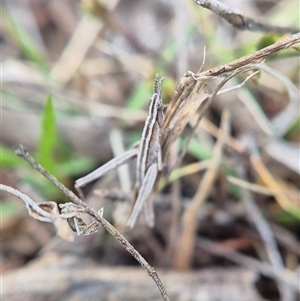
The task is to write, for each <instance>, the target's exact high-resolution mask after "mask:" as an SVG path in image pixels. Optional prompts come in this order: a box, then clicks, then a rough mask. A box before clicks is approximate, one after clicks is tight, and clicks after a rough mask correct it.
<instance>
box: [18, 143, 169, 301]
mask: <svg viewBox="0 0 300 301" xmlns="http://www.w3.org/2000/svg"><path fill="white" fill-rule="evenodd" d="M16 154H17V155H18V156H19V157H21V158H23V159H25V160H26V161H27V162H28V163H29V164H30V165H31V166H32V167H33V168H34V169H36V170H37V171H38V172H39V173H41V174H42V175H43V176H44V177H45V178H46V179H48V180H49V181H50V182H51V183H53V184H54V185H55V186H56V187H57V188H58V189H60V190H61V191H62V192H63V194H64V195H65V196H66V197H67V198H68V199H70V200H71V202H72V203H68V204H70V205H68V206H64V207H65V211H67V209H69V210H68V216H67V218H71V217H78V216H79V215H80V214H82V213H87V214H89V215H90V216H91V217H92V218H93V219H94V220H96V221H97V222H98V223H99V224H101V225H102V226H103V227H104V228H105V229H106V230H107V231H108V232H109V233H110V234H111V235H112V236H114V237H115V239H117V240H118V241H119V242H120V243H121V244H122V246H123V247H124V248H125V250H126V251H127V252H129V253H130V254H131V255H132V256H133V257H134V258H135V259H136V260H137V261H138V262H139V263H140V265H141V266H142V267H143V268H145V269H146V270H147V272H148V275H149V276H150V277H151V278H152V279H153V280H154V282H155V284H156V285H157V287H158V289H159V291H160V293H161V295H162V297H163V299H164V300H166V301H167V300H170V299H169V297H168V295H167V292H166V290H165V288H164V285H163V284H162V282H161V280H160V278H159V277H158V275H157V273H156V271H155V270H154V268H153V267H151V266H150V265H149V264H148V262H147V261H146V260H145V259H144V258H143V257H142V256H141V255H140V254H139V252H138V251H136V250H135V248H134V247H133V246H132V245H131V244H130V243H129V242H128V241H127V240H126V238H125V237H124V236H123V235H122V234H121V233H120V232H119V231H118V230H117V229H116V228H115V227H114V226H113V225H111V224H110V223H109V222H108V221H107V220H106V219H104V218H103V217H102V216H101V215H100V214H98V213H97V212H96V211H95V210H94V209H92V208H90V207H89V206H88V205H87V204H86V203H85V202H83V201H82V200H81V199H80V198H78V197H77V196H76V195H75V194H74V193H73V192H72V191H70V190H69V189H67V188H66V187H65V186H64V185H63V184H62V183H60V182H59V181H58V180H57V179H56V178H55V177H54V176H53V175H51V174H49V173H48V172H47V171H46V170H45V169H44V168H43V167H42V166H41V165H40V164H39V163H37V162H36V161H35V160H34V159H33V158H32V157H31V156H30V155H29V153H28V152H27V150H26V148H25V147H24V146H21V145H20V146H19V148H18V149H17V150H16ZM65 205H66V204H65Z"/></svg>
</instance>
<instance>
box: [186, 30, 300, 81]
mask: <svg viewBox="0 0 300 301" xmlns="http://www.w3.org/2000/svg"><path fill="white" fill-rule="evenodd" d="M297 43H300V32H298V33H295V34H293V35H291V36H289V37H287V38H285V39H282V40H280V41H278V42H276V43H274V44H272V45H270V46H267V47H265V48H263V49H260V50H258V51H256V52H253V53H251V54H249V55H246V56H243V57H241V58H239V59H236V60H234V61H232V62H230V63H227V64H224V65H221V66H218V67H215V68H213V69H209V70H207V71H203V72H201V70H200V71H199V72H198V74H195V76H196V77H197V80H205V79H209V78H214V77H218V76H222V75H223V74H224V73H227V72H231V71H233V70H235V69H237V68H240V67H242V66H245V65H247V64H250V63H252V62H255V61H258V60H261V59H263V58H264V57H266V56H268V55H270V54H272V53H274V52H277V51H280V50H283V49H286V48H290V47H291V46H293V45H295V44H297ZM184 80H186V79H185V78H184Z"/></svg>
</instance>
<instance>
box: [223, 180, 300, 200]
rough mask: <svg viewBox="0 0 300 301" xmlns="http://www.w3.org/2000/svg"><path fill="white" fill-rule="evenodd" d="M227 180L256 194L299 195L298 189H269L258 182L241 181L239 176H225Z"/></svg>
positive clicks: (295, 196) (293, 196) (294, 196)
mask: <svg viewBox="0 0 300 301" xmlns="http://www.w3.org/2000/svg"><path fill="white" fill-rule="evenodd" d="M227 180H228V182H230V183H232V184H234V185H237V186H238V187H241V188H245V189H248V190H250V191H252V192H255V193H258V194H264V195H268V196H277V195H282V194H284V195H286V196H290V197H292V198H297V197H298V196H299V193H300V192H299V191H293V190H275V189H271V188H268V187H265V186H262V185H259V184H254V183H250V182H248V181H243V180H241V179H239V178H236V177H232V176H228V177H227Z"/></svg>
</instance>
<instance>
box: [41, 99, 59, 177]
mask: <svg viewBox="0 0 300 301" xmlns="http://www.w3.org/2000/svg"><path fill="white" fill-rule="evenodd" d="M56 141H57V128H56V120H55V114H54V108H53V103H52V96H51V95H50V94H49V95H48V96H47V97H46V102H45V106H44V110H43V116H42V126H41V134H40V139H39V146H38V154H37V157H38V160H39V162H40V163H41V164H42V165H43V166H44V167H45V168H46V169H47V170H48V171H49V172H53V170H55V164H56V162H55V159H54V149H55V146H56Z"/></svg>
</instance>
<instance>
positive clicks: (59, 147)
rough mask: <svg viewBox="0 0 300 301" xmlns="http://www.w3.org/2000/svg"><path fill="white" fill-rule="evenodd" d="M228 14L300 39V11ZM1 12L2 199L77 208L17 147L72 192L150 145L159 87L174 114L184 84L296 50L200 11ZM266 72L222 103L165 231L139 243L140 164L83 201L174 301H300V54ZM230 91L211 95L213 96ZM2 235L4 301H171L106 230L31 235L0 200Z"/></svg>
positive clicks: (142, 4) (159, 207)
mask: <svg viewBox="0 0 300 301" xmlns="http://www.w3.org/2000/svg"><path fill="white" fill-rule="evenodd" d="M223 3H224V4H226V5H228V7H229V8H231V10H233V11H235V12H238V13H241V14H242V15H246V16H248V17H251V18H254V19H255V20H260V21H261V22H263V23H267V24H271V25H274V26H275V25H276V26H281V27H291V28H295V29H296V30H297V29H298V31H299V28H300V24H299V10H300V8H299V2H298V1H297V0H285V1H283V0H281V1H264V0H257V1H230V0H228V1H223ZM1 9H2V22H1V64H2V72H1V80H2V83H1V115H0V116H1V171H0V173H1V174H0V176H1V183H2V184H5V185H9V186H11V187H14V188H16V189H19V190H20V191H22V192H24V193H26V194H28V195H29V196H30V197H31V198H32V199H34V200H35V201H36V202H39V201H50V200H51V201H55V202H57V203H61V202H66V201H67V200H66V199H65V198H64V197H63V196H62V195H61V193H60V192H59V191H58V190H57V189H56V188H54V187H53V185H52V184H50V183H48V182H47V181H46V180H45V179H43V178H42V176H40V175H39V174H37V172H36V171H34V170H33V169H32V168H31V167H30V166H28V165H27V163H25V161H22V160H21V159H20V158H18V157H16V156H15V154H14V150H15V149H16V148H17V147H18V145H19V144H23V145H25V146H26V147H27V148H28V150H29V151H30V153H31V154H32V155H33V156H34V157H35V158H36V159H37V160H38V161H39V162H40V163H41V164H42V165H43V166H45V167H46V168H47V170H48V171H49V172H51V173H52V174H53V175H55V176H56V177H57V178H58V179H59V180H60V181H61V182H63V183H64V184H65V185H66V186H67V187H69V188H70V189H73V187H74V181H75V180H76V179H78V178H80V177H82V176H84V175H86V174H88V173H89V172H91V171H93V170H94V169H96V168H97V167H99V166H101V165H102V164H104V163H105V162H107V161H108V160H110V159H111V158H113V157H114V156H117V155H120V154H121V153H122V152H124V151H125V150H127V149H129V148H130V147H131V146H132V145H133V144H134V143H135V142H137V141H138V140H139V139H140V137H141V133H142V128H143V124H144V122H145V119H146V117H147V108H148V102H149V99H150V97H151V95H152V85H153V79H154V76H155V74H156V73H159V74H160V76H163V77H165V81H164V84H163V92H162V94H163V101H164V103H165V104H166V105H167V104H168V103H169V102H170V100H171V99H172V97H173V94H174V90H175V88H176V84H177V82H178V81H179V80H180V78H181V77H182V76H183V74H184V73H185V72H187V71H193V72H195V73H196V72H198V70H199V69H200V68H201V66H202V65H203V68H202V69H203V70H208V69H211V68H213V67H216V66H218V65H222V64H225V63H228V62H230V61H232V60H235V59H238V58H240V57H242V56H245V55H248V54H251V53H253V52H254V51H256V50H259V49H261V48H263V47H266V46H268V45H270V44H272V43H275V42H276V41H279V40H280V39H282V38H284V37H287V36H289V35H290V34H291V32H288V31H287V33H286V34H280V35H279V34H276V33H274V32H267V33H266V32H254V31H253V32H251V31H247V30H245V31H240V30H238V29H235V28H233V27H232V26H231V25H230V24H228V23H227V22H226V21H224V20H223V19H222V18H220V17H219V16H218V15H216V14H214V13H213V12H211V11H209V10H207V9H204V8H202V7H200V6H198V5H197V4H196V3H195V2H194V1H191V0H189V1H188V0H180V1H166V0H153V1H146V0H143V1H137V0H131V1H129V0H112V1H104V0H103V1H100V0H98V1H97V0H82V1H74V0H51V1H49V0H48V1H46V0H4V1H3V2H2V7H1ZM203 62H204V64H203ZM265 65H267V66H268V67H270V68H272V70H273V71H271V73H269V74H267V73H264V72H262V73H260V74H259V75H257V76H256V77H254V78H253V79H252V80H249V81H248V82H247V83H245V84H244V85H242V87H240V88H238V89H235V90H232V91H230V92H227V93H224V94H222V95H220V96H218V97H216V98H215V99H214V101H213V102H212V105H211V106H210V108H209V109H208V112H207V113H206V115H205V118H204V119H203V120H202V121H201V123H200V126H199V127H198V129H197V132H196V135H195V136H194V137H193V138H192V140H191V142H190V144H189V146H188V151H187V154H186V156H185V157H184V159H183V161H182V162H181V164H180V166H177V168H176V169H175V173H173V177H172V178H171V179H169V182H170V183H167V184H165V185H162V186H161V187H162V189H161V190H160V191H159V193H157V194H156V196H155V213H156V225H155V227H154V229H148V228H147V227H146V226H145V225H144V222H143V219H141V220H140V221H139V222H138V225H137V226H136V228H134V229H133V230H130V229H128V228H127V227H125V226H124V225H125V223H126V220H127V218H128V212H129V210H130V208H131V207H130V206H131V205H130V204H129V202H128V201H126V198H125V200H124V198H123V199H120V198H118V195H120V193H121V191H122V193H121V194H122V195H124V193H125V194H128V195H129V199H130V193H131V191H132V190H131V189H132V187H133V185H134V175H132V174H131V173H130V170H133V171H134V169H135V166H134V163H135V162H134V161H133V162H132V163H130V164H132V165H130V170H126V169H125V170H122V171H121V172H119V175H117V172H111V173H109V174H108V175H107V176H105V177H103V178H101V179H100V181H98V182H97V183H91V185H89V186H88V187H86V189H85V190H84V192H85V194H86V195H87V198H86V201H87V203H88V204H89V205H90V206H91V207H93V208H95V209H97V210H98V209H99V208H101V207H104V216H105V218H107V219H108V220H109V221H110V222H111V223H113V224H114V225H115V226H116V227H117V228H118V229H119V230H120V232H121V233H123V234H124V235H125V236H126V238H127V239H128V240H129V241H130V242H131V243H132V244H133V246H134V247H135V248H136V249H137V250H138V251H139V252H140V253H141V254H142V256H144V257H145V259H146V260H147V261H148V262H149V263H150V264H151V265H153V266H154V267H155V268H156V269H158V271H161V274H160V273H159V275H161V278H162V281H163V283H164V284H165V286H166V289H167V291H168V292H169V294H170V295H171V297H172V298H171V300H272V301H273V300H285V301H288V300H291V301H292V300H300V299H299V290H298V292H297V285H298V284H299V278H297V277H299V276H297V275H299V256H300V245H299V239H300V235H299V233H300V232H299V230H300V211H299V186H300V183H299V172H300V163H299V142H300V119H299V116H296V118H295V111H298V112H299V66H300V61H299V44H298V45H297V46H295V49H287V50H284V51H282V52H279V53H275V54H273V55H271V56H269V57H268V58H267V59H266V62H265ZM277 73H279V74H280V76H275V75H276V74H277ZM274 74H275V75H274ZM245 78H246V76H239V77H235V78H234V79H232V80H231V81H230V82H229V83H228V84H227V85H226V87H225V88H230V87H235V86H237V85H238V84H241V83H242V82H243V81H244V79H245ZM280 79H281V80H280ZM218 82H219V81H216V80H212V81H209V83H208V91H209V92H212V91H213V89H214V88H215V87H216V85H217V83H218ZM295 93H296V101H298V103H296V109H295V110H294V112H293V113H294V114H290V115H286V116H285V124H289V126H288V128H287V129H286V130H285V131H284V132H282V133H279V132H278V133H276V129H275V130H274V129H273V128H272V120H273V118H275V117H276V116H278V114H280V112H282V111H283V110H284V109H285V108H287V107H288V106H289V103H290V102H292V99H291V98H292V96H291V95H295ZM297 98H298V99H297ZM294 100H295V97H294ZM224 108H227V109H228V110H229V111H230V113H231V121H230V126H231V134H230V135H231V136H230V141H229V142H227V143H226V146H225V147H224V148H223V152H222V158H221V159H220V160H221V161H220V164H219V167H218V172H217V174H216V176H215V178H214V182H213V185H212V187H211V188H209V190H208V191H207V197H206V198H205V199H204V200H203V202H202V203H201V205H200V206H198V207H197V208H198V209H197V210H198V211H197V212H196V214H195V216H194V217H193V218H194V219H195V222H196V223H197V229H196V232H195V233H193V239H192V241H193V242H194V245H193V244H192V245H193V249H192V253H191V254H190V255H189V256H188V259H187V260H186V259H184V258H183V257H181V255H180V254H181V249H184V248H185V242H186V243H187V245H191V239H190V238H189V236H188V234H187V233H185V228H184V225H186V224H185V221H184V218H183V217H184V216H185V210H186V208H187V207H188V206H189V204H190V203H191V202H193V200H194V198H195V195H197V191H198V190H199V187H201V182H202V179H203V178H204V177H205V175H206V172H207V171H209V168H210V164H211V162H213V161H214V160H216V158H215V157H213V150H214V146H215V143H216V139H217V137H218V130H219V126H220V120H221V114H222V112H223V110H224ZM198 113H199V112H197V114H198ZM197 114H195V115H197ZM297 114H298V113H297ZM297 114H296V115H297ZM196 119H197V116H195V119H192V120H191V121H190V123H189V124H188V125H187V128H186V130H185V131H184V132H183V135H182V137H181V138H180V139H179V141H178V143H176V145H175V146H174V148H175V150H174V152H173V157H174V153H175V157H176V153H177V152H180V151H181V150H182V149H183V147H184V145H185V141H186V138H187V137H188V136H189V135H190V134H191V128H192V126H193V125H194V124H195V122H196ZM249 144H250V145H251V147H250V149H251V150H252V151H249V152H248V151H246V150H245V146H249ZM173 160H174V158H173ZM171 163H172V158H170V162H165V164H166V166H167V167H166V168H168V167H169V168H170V166H171V165H172V164H171ZM173 163H174V162H173ZM168 164H169V165H168ZM170 164H171V165H170ZM237 166H242V167H243V168H242V171H241V172H242V174H244V176H243V177H242V176H241V174H240V173H239V170H238V168H237ZM122 175H123V176H122ZM171 175H172V174H171ZM230 177H231V178H230ZM237 179H240V180H243V181H240V182H238V181H237ZM124 182H125V183H124ZM95 190H96V192H95ZM104 190H105V192H106V193H107V195H106V197H105V195H104V194H105V193H104V192H103V191H104ZM245 190H246V191H247V193H250V195H251V197H247V196H245ZM99 191H102V192H101V193H100V192H99ZM112 192H113V193H114V195H115V196H112ZM118 193H119V194H118ZM249 198H250V201H249ZM247 199H248V201H247ZM174 204H175V205H174ZM253 208H254V209H253ZM0 227H1V273H2V278H3V280H4V290H3V297H4V299H3V300H21V298H22V300H161V299H160V296H159V292H158V290H157V288H156V287H155V285H154V283H152V280H151V278H149V277H148V276H147V274H146V272H145V271H144V270H142V269H141V268H137V267H136V266H137V265H138V263H137V262H136V261H135V260H134V258H132V257H131V256H130V255H129V254H128V253H127V252H126V250H124V249H123V248H122V246H121V245H120V244H119V243H118V242H117V241H116V240H115V239H114V238H113V237H111V236H110V235H108V234H107V233H106V232H105V231H104V230H103V229H100V230H99V232H98V233H96V234H93V235H91V236H85V237H81V236H80V237H76V239H75V241H74V242H72V243H70V242H67V241H63V240H62V239H61V238H58V237H56V235H55V229H54V227H53V225H50V224H46V223H41V222H39V221H36V220H33V219H31V218H30V217H29V216H28V213H27V210H26V208H25V206H24V204H23V203H22V202H21V201H20V200H18V199H16V198H14V197H12V196H10V195H8V194H4V193H1V224H0ZM266 229H267V230H266ZM264 230H265V231H267V234H266V236H264V234H263V232H264ZM268 231H269V232H268ZM264 233H266V232H264ZM266 237H267V238H270V237H271V238H270V239H269V240H270V241H271V243H270V242H269V243H268V242H267V241H266ZM267 240H268V239H267ZM274 252H275V254H276V255H274V256H275V257H276V258H277V259H274V260H273V259H272V258H270V256H271V257H272V255H270V254H274ZM228 254H229V255H228ZM273 258H274V257H273ZM160 269H161V270H160ZM297 273H298V274H297ZM280 275H281V276H280ZM296 279H298V282H297V281H296ZM287 291H290V293H288V292H287ZM283 296H284V298H285V299H283ZM101 298H102V299H101ZM297 298H298V299H297Z"/></svg>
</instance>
